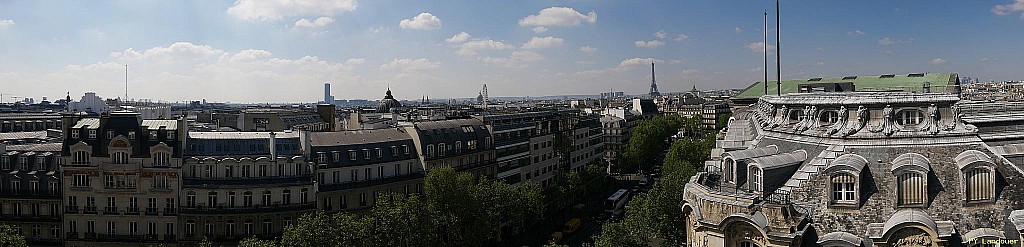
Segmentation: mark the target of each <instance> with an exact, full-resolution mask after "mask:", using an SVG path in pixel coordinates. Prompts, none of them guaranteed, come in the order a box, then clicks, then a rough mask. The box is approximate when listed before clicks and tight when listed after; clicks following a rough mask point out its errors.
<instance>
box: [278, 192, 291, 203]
mask: <svg viewBox="0 0 1024 247" xmlns="http://www.w3.org/2000/svg"><path fill="white" fill-rule="evenodd" d="M281 200H282V202H281V203H282V204H285V205H287V204H292V191H291V190H288V189H285V190H284V191H282V192H281Z"/></svg>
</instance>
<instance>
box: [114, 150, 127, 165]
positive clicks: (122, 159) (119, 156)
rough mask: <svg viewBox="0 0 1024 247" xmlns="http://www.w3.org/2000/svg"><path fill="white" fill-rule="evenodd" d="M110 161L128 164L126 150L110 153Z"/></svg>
mask: <svg viewBox="0 0 1024 247" xmlns="http://www.w3.org/2000/svg"><path fill="white" fill-rule="evenodd" d="M110 162H111V163H114V164H128V152H124V151H115V152H114V153H113V154H111V155H110Z"/></svg>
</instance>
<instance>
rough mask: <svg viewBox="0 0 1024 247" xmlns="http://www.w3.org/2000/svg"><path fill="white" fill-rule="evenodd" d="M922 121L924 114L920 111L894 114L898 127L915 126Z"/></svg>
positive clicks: (902, 111)
mask: <svg viewBox="0 0 1024 247" xmlns="http://www.w3.org/2000/svg"><path fill="white" fill-rule="evenodd" d="M923 119H924V114H923V113H921V111H920V110H914V109H908V110H901V111H899V113H897V114H896V123H897V124H899V125H916V124H920V123H921V120H923Z"/></svg>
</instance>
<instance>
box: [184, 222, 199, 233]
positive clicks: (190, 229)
mask: <svg viewBox="0 0 1024 247" xmlns="http://www.w3.org/2000/svg"><path fill="white" fill-rule="evenodd" d="M185 235H186V236H195V235H196V222H195V221H193V220H187V221H185Z"/></svg>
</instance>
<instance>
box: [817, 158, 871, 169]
mask: <svg viewBox="0 0 1024 247" xmlns="http://www.w3.org/2000/svg"><path fill="white" fill-rule="evenodd" d="M867 163H868V160H867V159H864V157H862V156H860V155H857V154H843V155H840V156H839V157H837V158H836V159H835V160H832V162H830V163H829V164H828V167H827V168H825V170H826V171H831V170H833V169H838V168H840V167H846V168H849V169H852V170H854V171H858V172H859V171H861V170H862V169H864V166H865V165H867Z"/></svg>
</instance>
